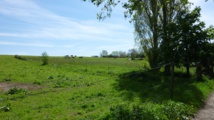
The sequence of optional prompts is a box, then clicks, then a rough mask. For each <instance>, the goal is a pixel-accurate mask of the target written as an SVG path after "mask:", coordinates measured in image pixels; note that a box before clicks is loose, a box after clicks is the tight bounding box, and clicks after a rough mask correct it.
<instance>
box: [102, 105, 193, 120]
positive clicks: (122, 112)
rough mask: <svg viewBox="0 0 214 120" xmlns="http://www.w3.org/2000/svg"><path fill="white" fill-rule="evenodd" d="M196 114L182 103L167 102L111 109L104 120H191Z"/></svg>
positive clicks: (190, 107) (120, 106)
mask: <svg viewBox="0 0 214 120" xmlns="http://www.w3.org/2000/svg"><path fill="white" fill-rule="evenodd" d="M193 113H194V108H193V107H192V106H190V105H186V104H184V103H180V102H174V101H166V102H164V103H163V104H161V105H158V106H156V105H155V106H150V105H149V106H145V107H139V106H133V107H132V109H129V107H128V106H126V105H118V106H116V107H112V108H110V114H108V115H106V116H104V118H102V119H103V120H159V119H161V120H189V117H190V116H192V115H193Z"/></svg>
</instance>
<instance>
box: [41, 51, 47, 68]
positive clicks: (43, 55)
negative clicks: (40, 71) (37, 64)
mask: <svg viewBox="0 0 214 120" xmlns="http://www.w3.org/2000/svg"><path fill="white" fill-rule="evenodd" d="M47 64H48V54H47V52H43V53H42V65H47Z"/></svg>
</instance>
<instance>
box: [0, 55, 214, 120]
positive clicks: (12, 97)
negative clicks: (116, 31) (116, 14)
mask: <svg viewBox="0 0 214 120" xmlns="http://www.w3.org/2000/svg"><path fill="white" fill-rule="evenodd" d="M25 58H26V59H27V60H19V59H16V58H14V56H0V84H2V86H3V87H2V88H1V90H0V118H1V119H2V120H8V119H11V120H18V119H22V120H31V119H42V120H46V119H47V120H50V119H60V120H61V119H62V120H65V119H68V120H78V119H80V120H82V119H84V120H86V119H91V120H94V119H112V117H111V115H112V116H113V114H115V113H117V112H118V113H119V112H124V111H125V112H126V111H127V110H126V109H128V111H129V112H130V111H131V110H132V109H133V111H134V108H133V106H140V107H141V108H142V109H143V110H141V113H144V114H142V116H145V117H144V118H148V119H181V118H183V119H187V118H186V117H187V116H189V115H192V114H193V113H194V112H196V110H197V109H199V108H200V106H201V105H202V103H203V101H204V100H205V99H206V98H207V96H208V95H209V93H210V92H212V90H213V89H214V81H213V80H209V79H208V78H207V77H204V81H198V82H197V81H196V80H195V77H194V72H195V70H194V69H193V68H192V69H191V73H192V77H191V78H188V79H187V78H185V77H183V74H184V72H185V70H184V69H183V68H180V69H178V68H176V70H175V71H176V72H175V81H174V88H175V89H174V98H173V100H172V101H170V93H169V83H170V82H169V81H170V79H171V77H170V76H169V77H166V76H164V75H163V73H162V72H153V71H149V70H148V68H149V65H148V63H147V61H145V60H134V61H129V60H128V59H127V58H117V59H115V58H71V59H65V58H63V57H50V58H49V64H48V65H46V66H42V61H41V58H40V57H31V56H25ZM15 86H16V87H15ZM120 106H122V107H121V109H120V108H119V107H120ZM113 109H116V110H113ZM124 109H125V110H124ZM115 111H116V112H115ZM142 111H144V112H142ZM173 111H177V112H173ZM125 112H124V113H125ZM178 113H179V114H178ZM119 114H120V113H119ZM175 114H176V115H177V114H178V115H177V116H176V115H175ZM182 115H183V116H182ZM148 116H150V117H148ZM151 116H152V117H151ZM115 119H116V117H115ZM136 119H137V118H136Z"/></svg>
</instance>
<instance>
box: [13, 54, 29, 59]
mask: <svg viewBox="0 0 214 120" xmlns="http://www.w3.org/2000/svg"><path fill="white" fill-rule="evenodd" d="M14 57H15V58H16V59H19V60H27V59H26V58H23V57H22V56H19V55H15V56H14Z"/></svg>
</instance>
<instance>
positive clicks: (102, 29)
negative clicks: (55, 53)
mask: <svg viewBox="0 0 214 120" xmlns="http://www.w3.org/2000/svg"><path fill="white" fill-rule="evenodd" d="M0 14H3V15H6V16H10V17H15V18H18V19H20V20H22V21H25V22H28V23H30V24H31V25H32V26H34V29H29V31H28V32H27V33H4V32H1V33H0V36H8V37H27V38H52V39H81V40H89V39H90V40H113V39H114V37H115V36H117V38H123V37H125V38H127V37H130V36H131V37H130V38H132V30H131V29H130V28H129V27H128V26H126V25H117V23H115V24H112V23H111V24H110V23H100V22H98V21H97V20H96V21H95V20H91V21H79V20H74V19H71V18H66V17H63V16H59V15H57V14H54V13H52V12H50V11H48V10H46V9H43V8H41V7H40V6H38V5H37V4H35V3H34V2H32V1H31V0H16V1H14V0H3V1H1V3H0ZM20 29H22V28H20Z"/></svg>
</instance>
